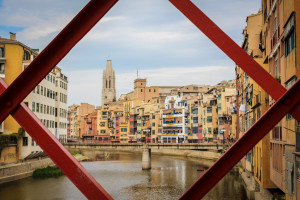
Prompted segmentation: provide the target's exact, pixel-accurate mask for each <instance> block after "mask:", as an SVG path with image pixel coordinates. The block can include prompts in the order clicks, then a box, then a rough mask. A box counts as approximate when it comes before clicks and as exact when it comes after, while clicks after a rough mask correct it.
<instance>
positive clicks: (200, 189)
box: [180, 80, 300, 200]
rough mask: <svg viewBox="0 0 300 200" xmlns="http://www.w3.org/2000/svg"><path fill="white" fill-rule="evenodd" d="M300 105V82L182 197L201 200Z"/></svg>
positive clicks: (187, 199) (185, 199) (183, 198)
mask: <svg viewBox="0 0 300 200" xmlns="http://www.w3.org/2000/svg"><path fill="white" fill-rule="evenodd" d="M299 103H300V80H298V81H297V82H296V84H295V85H294V86H293V87H292V88H291V89H290V90H288V91H287V92H286V93H285V94H284V95H283V96H282V97H281V98H280V99H279V100H278V101H277V102H276V103H275V104H274V105H273V106H272V107H271V108H270V109H269V110H268V111H267V112H266V113H265V114H264V115H263V116H262V117H261V118H260V119H259V120H258V121H257V122H256V123H255V124H254V125H253V126H252V127H251V128H250V129H249V130H248V131H247V132H246V133H245V134H244V135H243V136H242V137H241V138H240V139H239V140H238V141H237V142H236V143H235V144H234V145H233V146H232V147H231V148H230V149H229V150H228V151H227V152H226V153H225V154H224V155H223V156H222V157H221V158H219V159H218V160H217V161H216V162H215V163H214V164H213V165H212V166H211V167H210V168H209V169H208V170H207V171H206V172H205V173H204V174H203V175H202V176H201V177H200V178H199V179H198V180H197V181H196V182H195V183H194V184H193V185H192V186H191V187H190V188H189V189H188V190H187V191H186V192H185V193H184V194H183V195H182V196H181V197H180V199H182V200H189V199H201V198H203V197H204V195H205V194H206V193H207V192H209V191H210V189H211V188H212V187H214V186H215V185H216V184H217V183H218V182H219V181H220V180H221V179H222V178H223V177H224V176H225V175H226V174H227V172H228V171H230V170H231V169H232V168H233V167H234V166H235V165H236V164H237V163H238V162H239V161H240V160H241V159H242V158H243V156H244V155H245V154H246V153H247V152H249V151H250V150H251V149H252V148H253V147H254V146H255V145H256V144H257V143H258V142H259V141H260V140H261V139H262V138H263V137H264V136H265V135H266V134H267V133H268V132H269V131H270V130H271V129H272V128H273V127H274V126H275V125H276V124H277V123H278V122H279V121H280V120H281V119H282V118H283V117H284V116H285V115H286V114H287V113H288V112H290V111H292V110H293V109H294V108H295V107H296V106H297V105H299Z"/></svg>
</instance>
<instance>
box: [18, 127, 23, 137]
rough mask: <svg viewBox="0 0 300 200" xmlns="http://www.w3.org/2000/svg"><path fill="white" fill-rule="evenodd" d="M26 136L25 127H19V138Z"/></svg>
mask: <svg viewBox="0 0 300 200" xmlns="http://www.w3.org/2000/svg"><path fill="white" fill-rule="evenodd" d="M24 136H25V130H24V129H23V128H19V130H18V133H17V138H22V137H24Z"/></svg>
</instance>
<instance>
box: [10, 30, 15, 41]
mask: <svg viewBox="0 0 300 200" xmlns="http://www.w3.org/2000/svg"><path fill="white" fill-rule="evenodd" d="M9 34H10V39H11V40H16V33H12V32H9Z"/></svg>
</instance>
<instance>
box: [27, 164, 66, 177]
mask: <svg viewBox="0 0 300 200" xmlns="http://www.w3.org/2000/svg"><path fill="white" fill-rule="evenodd" d="M62 175H64V173H63V172H62V171H61V170H60V169H59V168H57V167H50V166H48V167H46V168H41V169H36V170H34V172H33V178H51V177H59V176H62Z"/></svg>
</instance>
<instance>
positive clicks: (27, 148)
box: [21, 65, 68, 158]
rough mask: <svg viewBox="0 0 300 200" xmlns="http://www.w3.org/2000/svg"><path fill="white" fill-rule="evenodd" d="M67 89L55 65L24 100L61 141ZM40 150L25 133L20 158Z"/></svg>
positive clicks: (65, 114)
mask: <svg viewBox="0 0 300 200" xmlns="http://www.w3.org/2000/svg"><path fill="white" fill-rule="evenodd" d="M25 67H26V65H25V66H24V68H25ZM67 89H68V79H67V77H66V76H65V75H63V74H62V73H61V69H60V68H58V67H55V69H53V70H52V71H51V72H50V73H49V74H48V75H47V76H46V77H45V78H44V79H43V80H42V81H41V82H40V83H39V84H38V85H37V86H36V87H35V89H34V90H33V91H32V92H31V93H30V94H29V95H28V96H27V97H26V98H25V100H24V102H25V103H26V104H27V105H28V107H29V108H30V109H31V110H32V111H33V112H34V114H35V115H36V116H37V117H38V118H39V119H40V120H41V121H42V122H43V124H44V125H45V126H46V127H48V129H49V130H50V131H51V132H52V133H53V134H54V135H55V137H56V138H57V139H58V140H59V141H61V142H66V141H67V123H68V122H67V109H68V106H67ZM41 151H42V149H41V148H40V147H39V146H38V145H37V144H36V142H35V141H34V140H33V139H32V138H31V137H30V135H29V134H28V133H25V137H24V138H23V143H22V150H21V158H25V157H27V156H28V155H29V154H32V153H37V152H41Z"/></svg>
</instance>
